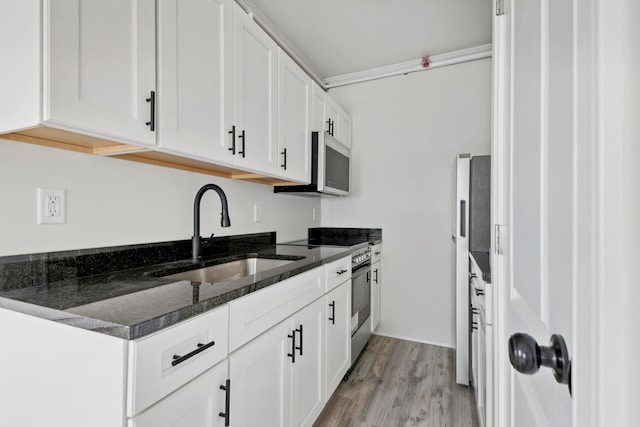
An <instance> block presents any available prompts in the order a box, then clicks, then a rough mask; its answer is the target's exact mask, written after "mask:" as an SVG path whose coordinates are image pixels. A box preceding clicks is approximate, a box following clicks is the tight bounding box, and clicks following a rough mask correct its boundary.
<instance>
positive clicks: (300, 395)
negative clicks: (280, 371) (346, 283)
mask: <svg viewBox="0 0 640 427" xmlns="http://www.w3.org/2000/svg"><path fill="white" fill-rule="evenodd" d="M325 316H326V309H325V301H324V298H320V299H318V300H316V301H315V302H314V303H313V304H310V305H308V306H307V307H306V308H304V309H302V310H300V311H299V312H298V313H296V314H295V315H293V316H292V317H291V327H292V328H293V330H294V331H295V334H296V341H295V348H296V352H297V355H296V358H295V363H294V362H293V360H292V363H291V371H292V374H291V425H292V426H311V425H313V422H314V421H315V420H316V418H317V417H318V415H320V412H322V408H323V407H324V403H325V394H324V353H323V349H324V345H323V339H324V335H323V331H324V325H325Z"/></svg>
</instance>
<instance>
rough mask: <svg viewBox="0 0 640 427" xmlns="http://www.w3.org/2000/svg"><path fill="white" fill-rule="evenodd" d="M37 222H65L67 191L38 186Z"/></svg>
mask: <svg viewBox="0 0 640 427" xmlns="http://www.w3.org/2000/svg"><path fill="white" fill-rule="evenodd" d="M37 194H38V212H37V222H38V224H65V223H66V222H67V197H66V196H67V191H66V190H64V189H54V188H38V192H37Z"/></svg>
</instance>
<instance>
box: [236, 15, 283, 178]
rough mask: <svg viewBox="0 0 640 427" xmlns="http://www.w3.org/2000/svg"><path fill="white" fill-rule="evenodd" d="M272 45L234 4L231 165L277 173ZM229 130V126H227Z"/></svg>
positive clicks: (273, 54)
mask: <svg viewBox="0 0 640 427" xmlns="http://www.w3.org/2000/svg"><path fill="white" fill-rule="evenodd" d="M277 55H278V50H277V45H276V43H275V42H274V41H273V40H272V39H271V38H270V37H269V35H268V34H267V33H265V32H264V30H262V28H260V27H259V26H258V24H256V23H255V22H254V21H253V20H252V19H251V18H250V17H249V15H247V14H246V13H245V12H244V11H243V10H242V9H241V8H240V7H239V6H238V5H237V4H236V5H235V8H234V76H235V80H234V118H233V122H232V125H235V127H236V155H235V164H236V165H238V166H240V167H242V168H244V169H250V170H254V171H256V172H262V173H265V174H268V175H276V173H277V156H276V149H277V144H276V138H277V135H276V131H277V129H276V125H277V122H276V112H277V104H276V96H277V91H276V89H277V77H276V76H277V71H278V69H277V61H278V56H277ZM228 127H229V128H231V126H228Z"/></svg>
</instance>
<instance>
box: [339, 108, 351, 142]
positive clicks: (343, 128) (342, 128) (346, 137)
mask: <svg viewBox="0 0 640 427" xmlns="http://www.w3.org/2000/svg"><path fill="white" fill-rule="evenodd" d="M336 138H337V139H338V141H340V142H342V143H343V144H344V145H346V146H347V147H349V148H351V116H350V115H349V114H347V112H346V111H344V110H343V109H342V108H341V109H340V113H339V116H338V134H337V136H336Z"/></svg>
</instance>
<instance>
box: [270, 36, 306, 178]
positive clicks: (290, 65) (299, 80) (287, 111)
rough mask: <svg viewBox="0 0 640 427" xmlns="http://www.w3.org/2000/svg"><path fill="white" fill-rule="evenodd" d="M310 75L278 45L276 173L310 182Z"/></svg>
mask: <svg viewBox="0 0 640 427" xmlns="http://www.w3.org/2000/svg"><path fill="white" fill-rule="evenodd" d="M310 110H311V78H310V77H309V76H308V75H307V74H306V73H305V72H304V71H303V70H302V68H300V67H299V66H298V64H296V63H295V62H294V61H293V59H291V58H290V57H289V56H288V55H287V54H286V53H285V52H284V51H283V50H282V49H278V152H279V154H280V163H279V167H278V176H281V177H283V178H287V179H289V180H291V181H298V182H301V183H305V184H308V183H309V182H311V131H310V129H309V122H310V114H311V111H310Z"/></svg>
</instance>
